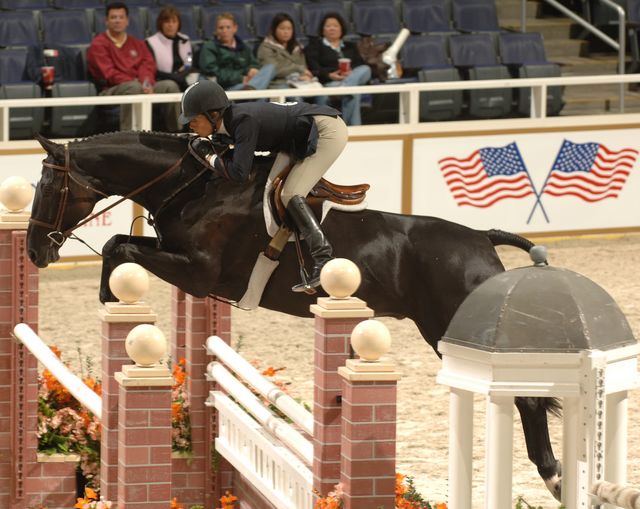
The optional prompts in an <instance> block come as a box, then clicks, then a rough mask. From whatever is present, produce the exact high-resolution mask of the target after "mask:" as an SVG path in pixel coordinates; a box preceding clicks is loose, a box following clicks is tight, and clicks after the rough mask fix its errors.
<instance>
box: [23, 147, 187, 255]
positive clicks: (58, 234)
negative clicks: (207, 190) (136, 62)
mask: <svg viewBox="0 0 640 509" xmlns="http://www.w3.org/2000/svg"><path fill="white" fill-rule="evenodd" d="M188 153H189V151H188V150H187V151H186V152H185V153H184V154H182V156H181V157H180V159H178V160H177V161H176V162H175V163H173V164H172V165H171V166H170V167H169V168H167V169H166V170H165V171H163V172H162V173H161V174H159V175H158V176H156V177H155V178H153V179H151V180H150V181H149V182H146V183H145V184H142V185H141V186H140V187H137V188H136V189H134V190H133V191H131V192H129V193H127V194H126V195H125V196H123V197H121V198H120V199H119V200H117V201H115V202H114V203H112V204H110V205H107V206H106V207H104V208H103V209H102V210H100V211H98V212H95V213H93V214H91V215H89V216H88V217H86V218H85V219H83V220H82V221H80V222H79V223H78V224H76V225H75V226H72V227H71V228H67V229H66V230H62V221H63V218H64V212H65V210H66V208H67V205H68V203H69V181H70V180H73V181H74V182H76V183H77V184H79V185H81V186H82V187H84V188H85V189H87V190H90V191H93V192H94V193H96V194H99V195H101V196H103V197H105V198H108V197H109V196H108V195H107V194H105V193H103V192H102V191H99V190H98V189H95V188H93V187H91V186H89V185H88V184H83V183H80V182H78V181H77V180H76V179H75V178H74V177H73V175H72V174H71V161H70V159H71V158H70V155H69V144H68V143H65V144H64V166H60V165H59V164H53V163H49V162H47V161H46V159H45V160H43V161H42V166H44V167H46V168H51V169H52V170H57V171H61V172H62V173H63V180H62V187H61V188H60V195H61V197H60V201H59V203H58V210H57V212H56V215H55V219H54V221H53V223H47V222H46V221H41V220H40V219H35V218H33V217H31V218H29V223H31V224H34V225H36V226H42V227H44V228H47V229H50V230H51V231H50V232H49V233H47V237H48V238H49V240H50V241H51V243H52V244H56V245H57V246H58V247H60V246H62V244H64V242H65V241H66V240H67V239H68V238H69V237H70V236H71V234H72V233H73V231H74V230H76V229H77V228H80V227H81V226H82V225H84V224H86V223H88V222H89V221H92V220H93V219H95V218H96V217H98V216H100V215H101V214H104V213H105V212H106V211H107V210H110V209H112V208H113V207H115V206H116V205H120V204H121V203H122V202H123V201H125V200H128V199H130V198H132V197H133V196H135V195H137V194H138V193H141V192H142V191H144V190H145V189H147V188H148V187H151V186H152V185H153V184H155V183H156V182H158V181H160V180H162V179H163V178H165V177H166V176H167V175H169V174H170V173H171V172H172V171H174V170H175V169H176V168H178V167H179V166H180V164H181V163H182V161H183V159H184V158H185V156H186V155H187V154H188Z"/></svg>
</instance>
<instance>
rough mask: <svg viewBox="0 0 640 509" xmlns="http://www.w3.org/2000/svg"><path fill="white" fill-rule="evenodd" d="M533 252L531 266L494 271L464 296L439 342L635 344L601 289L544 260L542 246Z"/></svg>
mask: <svg viewBox="0 0 640 509" xmlns="http://www.w3.org/2000/svg"><path fill="white" fill-rule="evenodd" d="M534 249H535V248H534ZM537 255H538V259H536V258H535V255H534V253H532V258H534V261H536V262H537V263H536V264H535V265H533V266H531V267H522V268H518V269H514V270H509V271H507V272H503V273H501V274H498V275H496V276H494V277H492V278H491V279H488V280H487V281H485V282H484V283H483V284H481V285H480V286H479V287H478V288H476V289H475V290H474V291H473V292H472V293H471V294H470V295H468V296H467V298H466V299H465V300H464V302H463V303H462V304H461V305H460V307H459V308H458V311H457V312H456V314H455V315H454V317H453V319H452V320H451V323H450V324H449V328H448V329H447V332H446V333H445V335H444V336H443V338H442V341H445V342H449V343H454V344H459V345H463V346H466V347H470V348H477V349H481V350H487V351H492V352H527V351H531V352H558V351H562V352H577V351H580V350H609V349H613V348H618V347H621V346H626V345H629V344H635V343H636V340H635V338H634V336H633V332H632V331H631V327H630V326H629V323H628V322H627V319H626V318H625V316H624V314H623V313H622V311H621V310H620V308H619V307H618V305H617V304H616V303H615V301H614V300H613V299H612V298H611V296H610V295H609V294H608V293H607V292H606V291H605V290H604V289H602V288H601V287H600V286H598V285H597V284H596V283H594V282H593V281H591V280H590V279H589V278H587V277H585V276H583V275H581V274H578V273H576V272H573V271H570V270H566V269H560V268H557V267H551V266H549V265H547V264H546V262H545V261H544V260H545V259H546V253H545V252H544V251H538V253H537Z"/></svg>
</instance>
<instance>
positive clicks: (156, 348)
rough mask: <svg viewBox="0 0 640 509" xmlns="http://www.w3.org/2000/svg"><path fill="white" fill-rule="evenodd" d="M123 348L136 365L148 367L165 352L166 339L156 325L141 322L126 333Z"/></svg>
mask: <svg viewBox="0 0 640 509" xmlns="http://www.w3.org/2000/svg"><path fill="white" fill-rule="evenodd" d="M124 348H125V350H126V351H127V355H128V356H129V357H131V360H133V362H135V363H136V365H138V366H140V367H143V368H148V367H151V366H155V365H156V364H157V363H158V361H159V360H160V359H162V357H163V356H164V354H165V353H166V352H167V340H166V338H165V337H164V334H163V333H162V331H161V330H160V329H158V327H156V326H155V325H151V324H148V323H142V324H140V325H136V326H135V327H134V328H133V329H131V332H129V334H127V339H126V340H125V343H124Z"/></svg>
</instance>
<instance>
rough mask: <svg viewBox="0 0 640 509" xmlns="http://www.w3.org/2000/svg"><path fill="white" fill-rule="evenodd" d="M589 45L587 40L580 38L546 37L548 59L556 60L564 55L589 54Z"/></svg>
mask: <svg viewBox="0 0 640 509" xmlns="http://www.w3.org/2000/svg"><path fill="white" fill-rule="evenodd" d="M588 50H589V45H588V43H587V41H581V40H579V39H545V40H544V52H545V54H546V55H547V59H548V60H551V61H556V60H557V59H559V58H562V57H584V56H587V54H588Z"/></svg>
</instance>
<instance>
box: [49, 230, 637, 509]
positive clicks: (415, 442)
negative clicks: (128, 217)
mask: <svg viewBox="0 0 640 509" xmlns="http://www.w3.org/2000/svg"><path fill="white" fill-rule="evenodd" d="M545 245H546V246H547V248H548V251H549V262H550V263H551V264H552V265H555V266H558V267H564V268H568V269H571V270H574V271H576V272H580V273H582V274H584V275H585V276H587V277H589V278H591V279H592V280H593V281H595V282H596V283H598V284H599V285H601V286H602V287H603V288H604V289H605V290H607V291H608V292H609V293H610V294H611V296H612V297H613V298H614V300H615V301H616V302H617V303H618V305H619V306H620V307H621V309H622V311H623V312H624V313H625V314H626V316H627V318H628V320H629V322H630V324H631V326H632V328H633V330H634V333H635V335H636V337H638V335H639V333H640V304H639V303H638V300H637V295H638V290H639V289H640V282H639V281H638V276H637V273H636V270H638V267H640V236H633V235H629V236H622V237H610V238H599V239H586V238H583V239H572V240H562V241H558V240H555V241H548V242H545ZM500 255H501V257H502V260H503V262H504V263H505V265H506V266H507V268H513V267H519V266H524V265H530V261H529V259H528V256H527V255H526V254H525V253H523V252H521V251H519V250H517V249H515V248H500ZM98 282H99V267H97V266H75V267H73V268H67V269H62V268H58V269H46V270H44V271H42V272H41V290H40V292H41V293H40V294H41V307H40V334H41V336H42V337H43V338H44V339H45V340H46V341H47V342H49V343H50V344H56V345H57V346H59V347H60V348H61V349H62V351H63V352H64V354H65V358H66V359H67V360H69V361H70V362H71V364H72V366H73V367H74V369H80V368H79V366H80V364H81V363H80V359H85V361H86V359H90V360H93V365H94V366H99V361H98V358H99V357H98V356H99V348H100V343H99V337H100V322H99V320H98V315H97V312H98V309H99V308H100V303H99V302H98ZM169 298H170V289H169V287H168V285H166V284H165V283H164V282H162V281H160V280H158V279H156V278H152V284H151V291H150V293H149V296H148V299H147V301H148V302H149V303H150V304H151V305H152V307H153V310H154V311H155V312H156V313H157V314H158V316H159V320H158V326H159V327H160V328H161V329H162V330H163V331H164V332H165V334H166V335H167V336H169V330H170V326H171V324H170V300H169ZM382 320H383V321H384V323H385V324H386V325H387V326H388V327H389V329H390V331H391V334H392V338H393V346H392V352H391V354H390V356H391V357H392V358H393V359H394V360H395V361H396V362H397V363H398V365H399V368H400V371H401V372H402V373H403V374H404V378H403V379H402V380H401V381H400V384H399V391H398V394H399V413H398V465H397V470H398V471H399V472H402V473H404V474H407V475H411V476H413V477H414V478H415V483H416V486H417V487H418V489H419V491H420V492H421V493H422V494H423V496H424V497H425V498H427V499H430V500H432V501H444V500H445V499H446V487H447V465H448V459H447V441H448V391H447V388H446V387H444V386H440V385H437V384H436V383H435V376H436V374H437V372H438V369H439V367H440V361H439V360H438V358H437V356H436V355H435V354H434V353H433V351H432V350H431V349H430V348H429V347H428V345H427V344H426V343H425V341H424V340H423V339H422V337H421V336H420V335H419V333H418V331H417V329H416V327H415V325H414V324H413V323H412V322H411V321H409V320H402V321H398V320H393V319H382ZM232 329H233V344H234V346H235V347H236V348H239V349H240V351H241V352H242V353H243V354H244V355H245V356H246V357H247V358H249V359H258V360H260V361H261V363H262V365H263V366H265V367H266V366H274V367H286V370H285V371H284V374H285V375H286V376H287V377H288V378H289V379H290V381H291V385H290V391H291V393H292V394H293V395H294V396H296V397H299V398H301V399H302V400H303V401H306V402H308V403H311V401H312V395H313V385H312V358H313V356H312V343H313V320H312V319H311V318H308V319H306V318H295V317H290V316H287V315H284V314H281V313H276V312H273V311H265V310H262V309H259V310H255V311H251V312H245V311H237V310H234V313H233V325H232ZM83 364H84V365H85V366H86V362H84V363H83ZM629 407H630V422H629V446H628V450H629V456H630V458H629V462H628V477H629V481H630V483H632V484H634V485H640V447H639V445H640V423H639V422H638V421H639V416H640V408H639V407H640V391H636V392H635V393H634V392H632V393H631V394H630V405H629ZM516 416H517V412H516ZM516 421H517V422H516V423H515V426H516V428H515V434H514V435H515V440H516V443H515V449H514V475H513V493H514V497H515V496H517V495H522V496H524V497H525V499H526V501H527V502H528V503H530V504H532V505H535V506H536V507H537V506H538V505H540V506H542V507H543V508H544V509H547V508H549V509H556V508H557V507H558V505H559V504H558V503H556V502H555V501H554V499H553V498H552V497H551V496H550V495H549V494H548V492H547V491H546V489H545V487H544V485H543V483H542V482H541V480H540V479H539V477H538V475H537V473H536V470H535V468H534V467H533V465H532V464H531V463H529V461H528V459H527V455H526V451H525V448H524V441H523V439H522V432H521V427H520V423H519V421H518V419H517V417H516ZM552 435H553V437H554V443H555V449H556V455H557V456H559V454H560V447H559V439H560V436H561V423H560V421H559V420H557V419H554V420H552ZM483 442H484V401H483V400H482V399H481V398H478V399H477V400H476V417H475V422H474V455H475V457H476V459H475V461H474V499H475V500H478V505H477V506H478V507H482V505H481V502H480V501H481V500H482V498H481V497H482V496H483V492H484V487H483V482H484V462H483V461H482V459H481V458H482V457H483V455H484V449H483Z"/></svg>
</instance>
